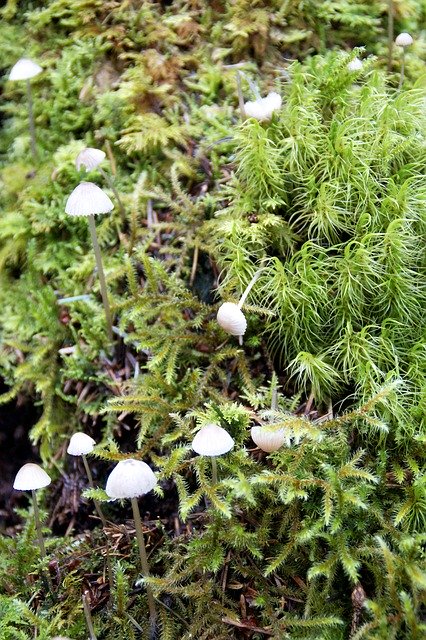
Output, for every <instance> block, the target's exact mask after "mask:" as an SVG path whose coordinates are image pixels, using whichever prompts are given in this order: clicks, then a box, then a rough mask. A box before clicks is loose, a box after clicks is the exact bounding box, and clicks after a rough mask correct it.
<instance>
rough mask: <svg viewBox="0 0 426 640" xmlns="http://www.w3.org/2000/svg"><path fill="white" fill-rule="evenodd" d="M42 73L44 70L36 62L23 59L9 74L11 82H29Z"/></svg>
mask: <svg viewBox="0 0 426 640" xmlns="http://www.w3.org/2000/svg"><path fill="white" fill-rule="evenodd" d="M42 71H43V69H42V68H41V67H40V65H38V64H37V63H36V62H33V61H32V60H30V59H29V58H21V59H20V60H18V62H17V63H16V64H14V65H13V67H12V69H11V71H10V73H9V80H28V79H29V78H34V76H38V74H39V73H41V72H42Z"/></svg>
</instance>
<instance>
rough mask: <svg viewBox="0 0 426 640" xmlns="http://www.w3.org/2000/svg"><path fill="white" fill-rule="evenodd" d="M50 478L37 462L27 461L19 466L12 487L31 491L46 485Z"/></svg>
mask: <svg viewBox="0 0 426 640" xmlns="http://www.w3.org/2000/svg"><path fill="white" fill-rule="evenodd" d="M51 482H52V480H51V479H50V477H49V476H48V475H47V473H46V472H45V471H44V469H42V468H41V467H39V465H38V464H34V463H33V462H28V463H27V464H24V466H23V467H21V468H20V469H19V471H18V473H17V474H16V477H15V481H14V483H13V488H14V489H17V490H18V491H32V490H33V489H41V488H42V487H47V485H48V484H50V483H51Z"/></svg>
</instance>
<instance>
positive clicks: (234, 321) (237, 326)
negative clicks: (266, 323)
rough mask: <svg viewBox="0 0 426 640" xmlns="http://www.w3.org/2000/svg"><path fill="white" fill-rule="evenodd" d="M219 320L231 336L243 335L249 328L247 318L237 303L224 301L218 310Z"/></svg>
mask: <svg viewBox="0 0 426 640" xmlns="http://www.w3.org/2000/svg"><path fill="white" fill-rule="evenodd" d="M217 321H218V323H219V324H220V326H221V327H222V329H225V331H226V332H227V333H230V334H231V336H243V335H244V334H245V332H246V329H247V320H246V318H245V316H244V313H243V312H242V311H241V309H240V308H239V306H238V305H237V304H234V303H233V302H224V303H223V304H222V305H220V307H219V310H218V312H217Z"/></svg>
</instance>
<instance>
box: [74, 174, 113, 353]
mask: <svg viewBox="0 0 426 640" xmlns="http://www.w3.org/2000/svg"><path fill="white" fill-rule="evenodd" d="M113 208H114V205H113V203H112V202H111V200H110V199H109V197H108V196H107V194H106V193H105V192H104V191H102V189H100V187H98V186H97V185H96V184H94V183H93V182H80V184H79V185H78V186H77V187H76V188H75V189H74V191H73V192H72V193H71V195H70V196H69V198H68V200H67V203H66V205H65V213H67V214H68V215H70V216H86V217H87V219H88V222H89V229H90V235H91V237H92V243H93V250H94V252H95V259H96V266H97V269H98V276H99V284H100V287H101V295H102V302H103V305H104V310H105V317H106V323H107V330H108V337H109V339H110V340H111V339H112V317H111V310H110V306H109V301H108V293H107V287H106V281H105V274H104V269H103V265H102V256H101V250H100V248H99V243H98V237H97V235H96V225H95V218H94V216H95V215H97V214H100V213H109V212H110V211H112V209H113Z"/></svg>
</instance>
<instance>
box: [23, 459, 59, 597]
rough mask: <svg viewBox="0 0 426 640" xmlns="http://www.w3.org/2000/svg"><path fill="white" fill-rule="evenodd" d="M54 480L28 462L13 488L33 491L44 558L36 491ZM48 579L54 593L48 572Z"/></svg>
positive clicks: (43, 552) (36, 521)
mask: <svg viewBox="0 0 426 640" xmlns="http://www.w3.org/2000/svg"><path fill="white" fill-rule="evenodd" d="M51 482H52V480H51V478H50V476H49V475H48V474H47V473H46V471H44V469H42V468H41V467H40V466H39V465H38V464H34V463H33V462H28V463H27V464H24V466H23V467H21V468H20V469H19V471H18V473H17V474H16V476H15V480H14V482H13V488H14V489H16V490H17V491H31V497H32V501H33V509H34V520H35V525H36V531H37V537H38V545H39V548H40V555H41V557H42V558H43V559H44V558H45V557H46V547H45V545H44V539H43V532H42V528H41V520H40V512H39V509H38V504H37V497H36V491H37V489H42V488H43V487H47V486H48V485H49V484H50V483H51ZM47 581H48V584H49V588H50V591H51V592H52V593H53V585H52V581H51V579H50V575H49V574H47Z"/></svg>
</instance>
